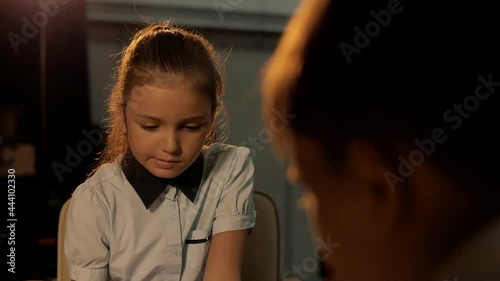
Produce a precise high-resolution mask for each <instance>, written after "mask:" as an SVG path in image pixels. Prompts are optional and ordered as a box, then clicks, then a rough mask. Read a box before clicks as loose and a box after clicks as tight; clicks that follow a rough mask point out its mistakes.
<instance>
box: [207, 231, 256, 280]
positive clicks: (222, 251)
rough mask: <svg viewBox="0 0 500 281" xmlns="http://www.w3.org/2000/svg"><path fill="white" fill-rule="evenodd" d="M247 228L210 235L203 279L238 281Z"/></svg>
mask: <svg viewBox="0 0 500 281" xmlns="http://www.w3.org/2000/svg"><path fill="white" fill-rule="evenodd" d="M248 233H249V232H248V230H246V229H245V230H233V231H225V232H221V233H218V234H216V235H215V236H214V237H212V242H211V244H210V249H209V252H208V260H207V265H206V271H205V279H203V280H204V281H240V280H241V265H242V263H243V253H244V249H245V243H246V241H247V237H248Z"/></svg>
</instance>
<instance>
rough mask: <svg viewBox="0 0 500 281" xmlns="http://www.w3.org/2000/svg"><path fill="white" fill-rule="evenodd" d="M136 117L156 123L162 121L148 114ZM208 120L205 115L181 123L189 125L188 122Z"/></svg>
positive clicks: (186, 119)
mask: <svg viewBox="0 0 500 281" xmlns="http://www.w3.org/2000/svg"><path fill="white" fill-rule="evenodd" d="M136 117H137V118H142V119H148V120H151V121H156V122H160V121H161V119H160V118H158V117H154V116H150V115H146V114H137V115H136ZM206 119H207V117H206V116H205V115H196V116H192V117H188V118H185V119H182V120H181V121H180V123H188V122H193V121H204V120H206Z"/></svg>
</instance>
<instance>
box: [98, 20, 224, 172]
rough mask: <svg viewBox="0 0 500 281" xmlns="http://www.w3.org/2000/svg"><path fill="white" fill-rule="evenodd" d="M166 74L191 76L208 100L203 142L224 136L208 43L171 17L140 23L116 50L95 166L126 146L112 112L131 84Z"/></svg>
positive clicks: (218, 77)
mask: <svg viewBox="0 0 500 281" xmlns="http://www.w3.org/2000/svg"><path fill="white" fill-rule="evenodd" d="M172 74H173V75H179V74H181V75H184V76H185V77H187V78H189V79H191V80H192V82H193V85H195V87H197V90H199V91H200V92H202V93H205V94H206V95H207V96H208V98H209V100H210V102H211V104H212V114H213V117H214V125H213V126H212V128H211V130H210V132H209V133H208V135H207V138H206V140H205V144H206V145H208V144H210V143H212V142H215V141H223V140H224V138H225V137H226V132H225V131H224V127H225V126H224V125H225V123H226V121H227V112H226V110H225V108H224V104H223V101H222V96H223V95H224V93H225V88H224V76H223V71H222V63H221V61H220V57H219V54H218V53H217V52H216V50H215V48H214V46H213V45H212V44H211V43H210V42H209V41H208V40H207V39H206V38H205V37H203V36H202V35H200V34H198V33H197V32H195V31H191V30H187V29H185V28H182V27H179V26H175V25H174V24H173V23H172V21H163V22H157V23H146V25H145V26H144V27H142V28H141V29H139V30H138V31H137V32H136V33H135V34H134V36H133V37H132V38H131V41H130V44H129V45H128V46H127V47H125V49H124V50H123V51H122V52H121V59H120V60H119V61H118V64H117V68H116V71H115V84H114V87H113V89H112V91H111V94H110V96H109V98H108V101H107V112H108V114H109V116H108V118H109V119H108V122H107V124H106V125H105V132H106V139H105V147H104V149H103V151H101V153H100V155H99V159H98V165H97V167H96V169H97V168H98V167H100V166H101V165H102V164H105V163H111V162H113V161H115V159H116V158H117V157H118V156H120V155H122V154H124V153H126V152H127V151H128V149H129V144H128V141H127V137H126V135H124V134H123V133H122V131H121V129H120V128H121V126H122V122H123V120H121V119H120V118H117V117H116V115H117V114H115V113H116V112H118V111H119V110H121V109H122V108H124V107H125V106H126V105H127V103H129V102H134V100H135V98H137V97H131V95H130V93H131V89H132V88H133V87H135V86H138V85H143V84H147V83H162V82H164V81H165V77H166V75H167V76H168V75H172ZM139 98H140V97H139ZM135 102H137V101H135ZM96 169H94V170H93V172H95V170H96ZM93 172H91V174H92V173H93Z"/></svg>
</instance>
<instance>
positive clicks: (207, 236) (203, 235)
mask: <svg viewBox="0 0 500 281" xmlns="http://www.w3.org/2000/svg"><path fill="white" fill-rule="evenodd" d="M211 240H212V231H211V229H207V230H193V231H190V232H189V233H188V235H187V237H186V241H185V242H184V251H182V252H183V260H184V261H185V266H184V273H183V275H182V280H202V279H203V272H204V268H205V264H206V259H207V256H208V249H209V246H210V242H211Z"/></svg>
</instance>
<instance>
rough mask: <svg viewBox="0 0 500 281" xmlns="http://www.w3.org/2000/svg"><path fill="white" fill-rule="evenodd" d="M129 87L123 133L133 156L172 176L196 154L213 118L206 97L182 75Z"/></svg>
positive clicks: (160, 174) (158, 172)
mask: <svg viewBox="0 0 500 281" xmlns="http://www.w3.org/2000/svg"><path fill="white" fill-rule="evenodd" d="M165 82H166V83H162V84H161V85H157V84H145V85H142V86H136V87H134V88H132V90H131V93H130V97H129V99H128V101H127V104H126V107H125V122H124V126H123V130H124V133H125V134H126V135H127V139H128V143H129V145H130V149H131V151H132V154H133V155H134V157H135V158H136V159H137V161H139V162H140V163H141V164H142V165H143V166H144V167H146V169H148V170H149V171H150V172H151V173H152V174H154V175H155V176H157V177H160V178H174V177H177V176H178V175H180V174H181V173H182V172H183V171H184V170H186V169H187V168H188V167H189V166H190V165H191V164H192V163H193V162H194V160H196V158H197V157H198V155H199V153H200V151H201V149H202V148H203V144H204V142H205V138H206V137H207V135H208V133H209V132H210V129H211V127H212V123H213V118H212V111H211V104H210V101H209V100H208V98H207V97H206V96H205V95H204V93H201V92H199V91H195V90H194V89H195V87H193V84H192V82H191V81H190V80H188V79H186V78H185V77H184V76H182V75H174V76H169V77H168V78H167V80H166V81H165Z"/></svg>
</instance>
